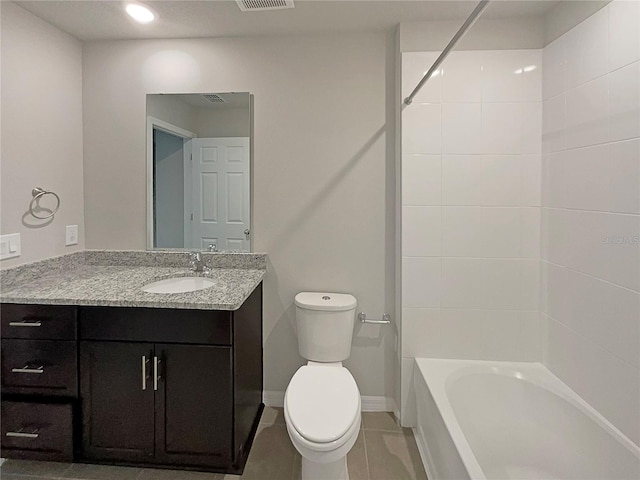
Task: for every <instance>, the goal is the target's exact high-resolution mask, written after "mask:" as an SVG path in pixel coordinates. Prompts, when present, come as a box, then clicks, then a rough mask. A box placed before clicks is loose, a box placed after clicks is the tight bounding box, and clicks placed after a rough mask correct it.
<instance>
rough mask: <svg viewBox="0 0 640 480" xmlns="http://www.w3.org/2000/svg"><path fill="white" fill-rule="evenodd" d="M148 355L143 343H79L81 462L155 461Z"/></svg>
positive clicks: (150, 351)
mask: <svg viewBox="0 0 640 480" xmlns="http://www.w3.org/2000/svg"><path fill="white" fill-rule="evenodd" d="M152 352H153V348H152V345H149V344H144V343H120V342H86V341H83V342H80V381H81V387H80V388H81V392H80V394H81V398H82V418H83V425H82V430H83V431H82V433H83V440H82V442H83V456H84V457H85V458H94V459H99V460H110V459H113V460H120V461H149V460H152V459H153V456H154V391H153V382H152V378H151V366H152V365H151V359H152ZM143 359H145V360H146V362H143ZM143 363H144V366H143ZM143 372H144V373H146V375H144V376H143Z"/></svg>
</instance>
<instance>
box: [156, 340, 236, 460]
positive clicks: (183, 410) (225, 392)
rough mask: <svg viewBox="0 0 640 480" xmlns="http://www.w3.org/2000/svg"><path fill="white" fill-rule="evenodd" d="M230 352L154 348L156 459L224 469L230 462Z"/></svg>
mask: <svg viewBox="0 0 640 480" xmlns="http://www.w3.org/2000/svg"><path fill="white" fill-rule="evenodd" d="M231 352H232V350H231V348H229V347H214V346H195V345H172V344H158V345H156V355H157V356H158V357H159V359H160V360H161V362H160V372H159V376H160V383H159V387H158V391H157V392H156V458H157V461H159V462H161V463H171V464H185V465H200V464H201V465H216V464H219V465H221V466H224V465H226V464H228V463H229V462H230V460H231V446H232V444H233V443H232V425H233V406H232V402H233V398H232V378H233V375H232V371H231V361H232V360H231Z"/></svg>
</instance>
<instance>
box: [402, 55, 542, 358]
mask: <svg viewBox="0 0 640 480" xmlns="http://www.w3.org/2000/svg"><path fill="white" fill-rule="evenodd" d="M436 57H437V52H411V53H404V54H403V55H402V78H403V80H402V85H403V92H402V94H403V97H405V96H406V95H408V94H409V93H410V92H411V90H412V89H413V87H414V86H415V84H416V83H417V81H418V80H419V79H420V77H421V76H422V75H423V74H424V73H425V72H426V70H427V69H428V67H429V66H430V65H431V63H432V62H433V60H434V59H435V58H436ZM541 67H542V51H541V50H505V51H461V52H453V53H452V54H451V55H450V56H449V57H448V58H447V60H446V61H445V62H444V63H443V65H442V68H440V69H439V70H438V71H437V72H436V74H435V75H434V77H432V79H431V80H430V81H429V82H428V83H427V86H426V87H425V90H423V91H422V92H421V93H420V94H419V95H418V96H416V98H415V100H414V102H413V103H412V104H411V105H410V106H408V107H405V108H404V110H403V113H402V133H403V136H402V153H403V157H402V205H403V211H402V257H403V258H402V267H403V278H402V305H403V311H402V326H403V328H402V345H401V349H402V357H403V361H408V359H410V358H412V357H420V356H427V357H440V358H474V359H503V360H539V359H540V358H541V355H542V351H541V344H540V338H541V337H540V336H541V330H540V320H539V306H538V298H539V283H540V282H539V274H540V272H539V266H540V265H539V264H540V261H539V259H540V201H541V193H540V174H541V135H542V130H541V129H542V105H541V101H542V75H541Z"/></svg>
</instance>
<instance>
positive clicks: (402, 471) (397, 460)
mask: <svg viewBox="0 0 640 480" xmlns="http://www.w3.org/2000/svg"><path fill="white" fill-rule="evenodd" d="M364 438H365V447H366V451H367V462H368V465H369V478H370V480H426V479H427V475H426V473H425V471H424V467H423V466H422V461H421V460H420V454H419V453H418V447H417V446H416V442H415V440H414V438H413V433H412V432H411V430H410V429H408V428H406V429H403V431H402V432H385V431H382V430H365V431H364Z"/></svg>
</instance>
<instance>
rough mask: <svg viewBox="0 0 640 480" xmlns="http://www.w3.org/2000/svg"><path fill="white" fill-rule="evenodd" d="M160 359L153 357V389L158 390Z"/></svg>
mask: <svg viewBox="0 0 640 480" xmlns="http://www.w3.org/2000/svg"><path fill="white" fill-rule="evenodd" d="M158 363H159V361H158V357H156V356H154V357H153V389H154V390H158Z"/></svg>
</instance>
